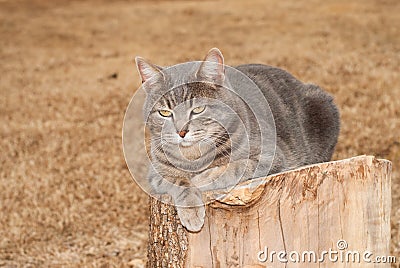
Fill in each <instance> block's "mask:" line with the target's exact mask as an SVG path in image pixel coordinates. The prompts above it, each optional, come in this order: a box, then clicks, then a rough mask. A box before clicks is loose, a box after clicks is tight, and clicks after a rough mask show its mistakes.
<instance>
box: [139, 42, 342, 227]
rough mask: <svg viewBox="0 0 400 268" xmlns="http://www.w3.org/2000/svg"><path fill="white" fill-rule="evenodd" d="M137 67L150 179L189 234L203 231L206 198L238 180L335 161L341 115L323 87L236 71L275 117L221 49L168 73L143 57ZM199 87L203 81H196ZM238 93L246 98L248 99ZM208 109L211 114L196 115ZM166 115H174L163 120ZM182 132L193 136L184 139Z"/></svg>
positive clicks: (270, 73) (271, 73)
mask: <svg viewBox="0 0 400 268" xmlns="http://www.w3.org/2000/svg"><path fill="white" fill-rule="evenodd" d="M136 62H137V66H138V69H139V72H140V74H141V76H142V80H143V82H144V84H143V87H144V89H145V90H146V92H147V98H146V102H145V104H144V117H145V121H146V126H147V129H148V130H149V132H150V144H151V146H150V147H151V149H150V152H149V154H150V157H151V159H152V167H150V170H149V175H148V179H149V180H150V184H151V185H152V187H153V189H154V192H156V193H168V194H170V195H171V196H172V199H173V201H174V204H175V205H176V207H177V212H178V216H179V217H180V219H181V222H182V224H183V225H184V226H185V227H186V228H187V229H188V230H190V231H198V230H200V229H201V227H202V225H203V224H204V216H205V210H204V204H203V201H202V194H201V192H202V191H209V190H215V189H219V188H224V189H226V188H230V187H233V186H234V185H236V184H237V183H238V182H239V181H244V180H247V179H251V178H254V177H260V176H265V175H268V174H272V173H276V172H281V171H284V170H288V169H293V168H296V167H300V166H303V165H308V164H313V163H319V162H325V161H329V160H330V158H331V156H332V153H333V151H334V148H335V145H336V142H337V137H338V134H339V113H338V110H337V108H336V106H335V105H334V103H333V99H332V97H331V96H330V95H328V94H327V93H326V92H325V91H323V90H322V89H321V88H319V87H318V86H315V85H311V84H304V83H302V82H300V81H299V80H297V79H296V78H294V77H293V76H292V75H290V74H289V73H287V72H286V71H283V70H281V69H278V68H274V67H270V66H266V65H259V64H247V65H241V66H238V67H236V70H238V71H240V72H242V73H243V74H245V75H246V76H247V77H248V78H250V79H251V80H252V81H253V82H254V83H255V84H256V85H257V86H258V87H259V89H260V90H261V92H262V94H263V96H261V97H263V98H265V99H266V100H267V101H268V104H269V108H270V110H271V112H272V115H273V117H272V116H271V115H270V114H269V113H268V111H269V108H268V107H261V106H260V107H250V106H257V104H258V103H262V102H261V101H262V100H260V96H257V94H256V93H257V92H255V91H251V90H252V89H251V88H246V83H243V81H240V80H241V79H240V78H239V77H238V76H237V75H235V74H234V72H233V73H232V72H230V71H229V69H226V70H225V69H224V66H223V57H222V54H221V53H220V51H219V50H218V49H212V50H210V52H209V53H208V55H207V57H206V59H205V61H204V62H199V63H198V64H194V65H189V64H188V65H181V66H178V65H177V67H176V68H175V69H174V68H169V69H162V68H160V67H158V66H155V65H152V64H150V63H148V62H146V61H144V60H143V59H141V58H137V59H136ZM236 72H237V71H236ZM198 80H202V82H193V81H198ZM223 87H232V88H234V89H235V88H236V89H237V90H238V91H237V92H234V91H232V92H230V91H229V90H228V91H227V90H225V89H224V88H223ZM238 92H242V93H241V94H245V100H243V98H239V97H238V96H237V93H238ZM243 92H244V93H243ZM249 105H250V106H249ZM203 106H205V107H206V108H205V109H204V111H202V112H201V113H199V114H195V113H194V111H195V110H193V109H195V108H196V107H203ZM163 109H168V110H169V111H171V112H172V114H173V116H170V117H163V116H161V115H160V110H163ZM252 109H258V110H263V109H265V111H266V112H265V113H264V114H265V116H263V119H262V120H260V119H259V118H256V116H255V115H254V112H252ZM200 110H201V109H200ZM273 122H275V127H276V130H275V128H274V124H273ZM181 131H183V132H181ZM263 132H264V133H269V136H268V135H267V137H265V136H266V135H264V136H263V135H262V133H263ZM179 133H181V134H182V133H186V135H185V136H184V137H183V138H182V137H180V136H179V135H180V134H179ZM275 135H276V136H275ZM275 137H276V140H275ZM186 140H187V141H186ZM275 141H276V148H275ZM274 149H275V151H274Z"/></svg>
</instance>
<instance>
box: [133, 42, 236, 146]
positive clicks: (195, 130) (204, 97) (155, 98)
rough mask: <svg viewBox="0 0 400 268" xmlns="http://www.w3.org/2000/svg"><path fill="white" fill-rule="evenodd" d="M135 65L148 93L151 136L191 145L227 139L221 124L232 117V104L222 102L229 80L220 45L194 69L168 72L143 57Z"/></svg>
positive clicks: (165, 142)
mask: <svg viewBox="0 0 400 268" xmlns="http://www.w3.org/2000/svg"><path fill="white" fill-rule="evenodd" d="M136 65H137V68H138V70H139V73H140V76H141V79H142V82H143V85H142V87H143V88H144V90H145V92H146V95H147V96H146V101H145V104H144V114H145V121H146V126H147V127H148V129H149V130H150V132H151V137H152V139H160V141H163V143H164V144H166V145H172V146H182V147H190V146H193V145H195V144H198V143H200V142H206V143H207V142H213V143H214V144H215V143H218V142H221V141H220V140H221V139H226V138H227V137H226V135H227V131H226V127H225V126H224V125H223V124H221V121H224V120H225V121H226V120H227V117H229V107H227V105H226V104H224V103H222V102H221V94H224V93H223V90H222V87H223V85H224V83H225V82H226V81H225V79H226V78H225V69H224V59H223V56H222V54H221V52H220V51H219V50H218V49H217V48H213V49H211V50H210V51H209V52H208V54H207V56H206V57H205V59H204V61H202V62H198V64H197V65H196V64H195V65H193V66H196V67H195V68H192V69H191V68H189V67H188V68H187V69H181V70H178V71H176V72H178V73H176V72H175V73H171V72H167V71H166V68H165V69H164V68H162V67H159V66H157V65H154V64H151V63H149V62H147V61H146V60H144V59H143V58H140V57H137V58H136ZM177 81H178V82H177ZM179 81H190V82H187V83H182V84H179Z"/></svg>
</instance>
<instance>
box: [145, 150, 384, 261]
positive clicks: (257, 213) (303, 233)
mask: <svg viewBox="0 0 400 268" xmlns="http://www.w3.org/2000/svg"><path fill="white" fill-rule="evenodd" d="M390 175H391V162H390V161H387V160H378V159H375V158H374V157H372V156H359V157H354V158H350V159H346V160H341V161H334V162H329V163H322V164H316V165H312V166H307V167H303V168H299V169H296V170H293V171H289V172H285V173H280V174H277V175H273V176H268V177H266V178H260V179H255V180H252V181H248V182H245V183H242V184H240V185H238V186H237V187H236V188H235V189H234V190H233V191H231V192H230V193H229V194H228V195H227V196H225V197H224V198H223V199H222V200H220V201H215V202H213V203H211V204H209V205H208V206H207V210H206V221H205V225H204V226H203V228H202V230H201V231H200V232H198V233H190V232H188V231H187V230H186V229H185V228H184V227H182V225H181V224H180V222H179V219H178V217H177V215H176V211H175V208H174V207H172V206H170V205H166V204H163V203H161V202H160V201H158V200H156V199H154V198H151V200H150V214H151V215H150V217H151V218H150V232H149V245H148V264H147V265H148V267H151V268H154V267H197V268H200V267H204V268H207V267H247V268H250V267H307V268H308V267H390V264H384V265H382V264H376V263H372V261H374V260H375V257H377V256H388V255H389V241H390V209H391V192H390V191H391V188H390V185H391V184H390ZM220 193H221V192H220ZM214 195H215V193H205V195H204V198H205V199H208V198H211V197H212V196H214ZM329 250H330V252H329ZM273 251H274V252H275V253H274V254H273V253H272V252H273ZM324 251H327V253H324ZM282 252H283V253H282ZM313 252H314V253H315V257H314V254H313ZM335 252H337V254H335ZM357 252H358V253H359V255H357ZM271 254H272V257H271ZM285 254H286V255H285ZM335 256H336V257H337V260H336V261H335V259H336V257H335ZM357 256H358V257H359V260H358V261H357ZM368 259H369V260H371V263H368ZM285 260H286V261H285Z"/></svg>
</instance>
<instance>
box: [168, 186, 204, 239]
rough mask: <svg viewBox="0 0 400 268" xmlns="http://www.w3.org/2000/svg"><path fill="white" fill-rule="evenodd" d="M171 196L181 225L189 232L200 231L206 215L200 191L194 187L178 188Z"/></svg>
mask: <svg viewBox="0 0 400 268" xmlns="http://www.w3.org/2000/svg"><path fill="white" fill-rule="evenodd" d="M171 194H172V198H173V200H174V203H175V207H176V211H177V213H178V216H179V219H180V220H181V223H182V225H183V226H185V227H186V229H188V230H189V231H192V232H198V231H200V230H201V227H203V225H204V218H205V214H206V211H205V207H204V203H203V198H202V194H201V192H200V190H199V189H198V188H196V187H180V188H175V189H174V190H173V191H172V193H171Z"/></svg>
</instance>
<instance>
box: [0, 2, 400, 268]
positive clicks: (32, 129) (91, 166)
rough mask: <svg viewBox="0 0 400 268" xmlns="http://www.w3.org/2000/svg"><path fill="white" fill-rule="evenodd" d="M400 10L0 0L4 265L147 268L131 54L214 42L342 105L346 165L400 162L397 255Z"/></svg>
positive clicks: (199, 51) (230, 57)
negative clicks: (133, 173) (129, 132)
mask: <svg viewBox="0 0 400 268" xmlns="http://www.w3.org/2000/svg"><path fill="white" fill-rule="evenodd" d="M399 14H400V1H398V0H324V1H322V0H298V1H273V0H253V1H238V0H230V1H208V0H207V1H194V0H192V1H181V0H175V1H150V0H148V1H146V0H142V1H133V0H132V1H128V0H127V1H109V0H107V1H106V0H104V1H102V0H87V1H67V0H58V1H50V0H31V1H28V0H0V59H1V63H0V93H1V95H0V135H1V136H0V137H1V138H0V266H6V267H17V265H18V267H19V266H24V267H44V266H62V267H77V266H91V267H120V266H126V267H128V266H131V267H142V265H143V264H144V263H145V259H146V247H147V245H146V243H147V228H148V218H147V217H148V209H147V202H148V197H147V196H146V194H145V193H143V192H142V191H141V189H140V188H139V187H138V186H137V185H136V184H135V183H134V182H133V180H132V179H131V177H130V174H129V172H128V169H127V167H126V164H125V161H124V158H123V153H122V146H121V129H122V121H123V116H124V112H125V109H126V107H127V105H128V103H129V100H130V98H131V97H132V96H133V94H134V92H135V90H136V89H137V88H138V86H139V85H140V79H139V75H138V74H137V71H136V68H135V66H134V63H133V59H134V57H135V56H137V55H140V56H143V57H145V58H147V59H149V60H151V61H152V62H154V63H156V64H158V65H173V64H176V63H180V62H183V61H189V60H202V59H203V57H204V56H205V54H206V52H207V51H208V50H209V49H210V48H212V47H218V48H220V49H221V51H222V52H223V53H224V56H225V61H226V62H225V63H226V64H228V65H236V64H242V63H263V64H269V65H274V66H278V67H280V68H283V69H285V70H287V71H289V72H290V73H292V74H293V75H295V76H296V77H297V78H299V79H300V80H302V81H304V82H310V83H315V84H318V85H320V86H321V87H322V88H324V89H326V90H327V91H328V92H330V93H331V94H332V95H333V96H334V97H335V102H336V103H337V105H338V107H339V109H340V112H341V120H342V128H341V134H340V138H339V143H338V145H337V148H336V153H335V155H334V158H335V159H343V158H348V157H352V156H356V155H360V154H368V155H375V156H377V157H379V158H386V159H389V160H391V161H392V162H393V176H392V183H393V186H392V198H393V207H392V218H391V224H392V239H391V250H392V254H394V255H396V256H399V250H400V244H399V241H400V237H399V219H400V210H399V208H400V203H399V201H400V199H399V198H400V188H399V186H400V182H399V179H400V173H399V168H400V131H399V128H400V79H399V71H400V67H399V66H400V16H399ZM139 119H141V114H138V120H139Z"/></svg>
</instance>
